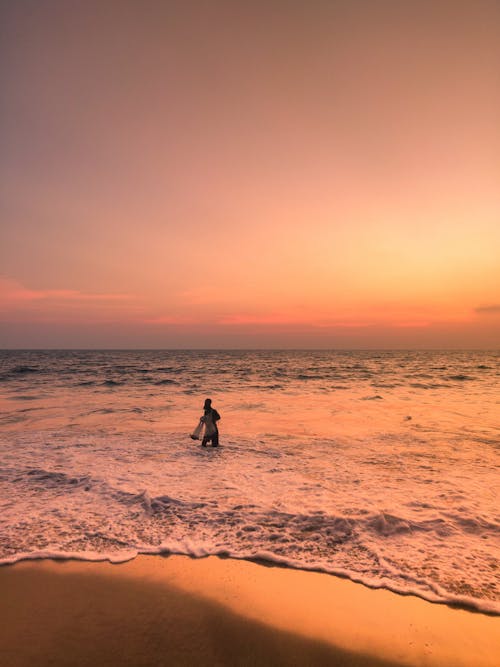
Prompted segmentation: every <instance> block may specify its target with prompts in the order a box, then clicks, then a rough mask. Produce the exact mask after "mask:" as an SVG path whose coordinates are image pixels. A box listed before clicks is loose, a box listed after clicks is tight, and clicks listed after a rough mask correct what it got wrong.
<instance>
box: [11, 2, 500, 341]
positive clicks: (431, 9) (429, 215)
mask: <svg viewBox="0 0 500 667" xmlns="http://www.w3.org/2000/svg"><path fill="white" fill-rule="evenodd" d="M0 88H1V91H2V92H1V101H0V134H1V136H0V225H1V227H0V347H28V348H31V347H42V348H46V347H51V348H54V347H65V348H86V347H90V348H92V347H108V348H121V347H127V348H149V347H153V348H182V347H188V348H190V347H196V348H226V347H227V348H238V347H245V348H265V347H270V348H276V347H278V348H279V347H285V348H286V347H312V348H315V347H318V348H407V347H411V348H447V347H450V348H462V347H463V348H497V347H499V346H500V3H499V2H498V1H496V0H491V1H489V0H470V1H461V0H449V1H448V0H433V1H426V0H418V1H415V2H412V1H410V0H408V1H407V2H406V1H405V2H400V1H399V2H398V1H396V0H394V1H387V2H386V1H384V0H380V1H379V0H340V1H336V0H329V1H326V0H325V1H320V0H309V1H307V2H306V1H305V0H266V1H260V0H252V1H251V2H250V1H248V2H246V1H244V0H242V1H241V2H238V1H234V0H233V1H229V0H228V1H216V0H214V1H213V2H210V1H206V2H205V1H203V0H199V1H197V2H195V1H190V0H179V1H178V2H177V1H170V0H164V1H160V0H158V1H153V0H144V1H139V0H136V1H135V2H132V1H130V0H99V1H97V0H87V1H86V2H76V1H75V2H72V1H66V0H64V1H63V0H60V1H57V0H54V1H52V0H23V1H22V2H15V1H11V2H2V3H1V4H0Z"/></svg>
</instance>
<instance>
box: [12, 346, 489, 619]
mask: <svg viewBox="0 0 500 667" xmlns="http://www.w3.org/2000/svg"><path fill="white" fill-rule="evenodd" d="M499 378H500V353H499V352H458V351H457V352H438V351H436V352H430V351H425V352H421V351H419V352H404V351H398V352H387V351H383V352H380V351H379V352H375V351H374V352H368V351H362V352H360V351H356V352H348V351H332V352H327V351H248V352H246V351H116V352H115V351H47V352H43V351H0V427H1V430H0V563H12V562H15V561H17V560H20V559H24V558H42V557H47V556H55V557H73V558H82V559H88V560H100V559H109V560H111V561H112V562H120V561H125V560H128V559H130V558H134V557H135V556H136V555H137V554H140V553H143V554H150V553H164V554H169V553H180V554H189V555H192V556H196V557H201V556H205V555H208V554H220V555H226V556H231V557H234V558H247V559H255V560H263V561H267V562H276V563H280V564H283V565H287V566H289V567H294V568H302V569H314V570H321V571H325V572H330V573H334V574H338V575H341V576H345V577H349V578H350V579H352V580H354V581H359V582H363V583H365V584H367V585H369V586H373V587H382V588H387V589H390V590H393V591H397V592H402V593H413V594H415V595H418V596H420V597H423V598H425V599H427V600H431V601H441V602H448V603H452V604H459V605H465V606H467V607H470V608H475V609H478V610H481V611H484V612H490V613H500V601H499V577H500V574H499V573H500V570H499V559H498V557H499V552H500V516H499V503H498V499H499V493H498V492H499V485H498V480H499V477H498V469H499V468H498V464H499V451H500V436H499V433H500V431H499V427H500V408H499V400H500V396H499ZM206 397H211V398H212V400H213V405H214V407H215V408H216V409H217V410H218V411H219V412H220V414H221V417H222V419H221V421H220V423H219V426H220V433H221V447H220V448H219V449H212V448H210V447H209V448H206V449H204V448H201V447H200V443H199V442H193V441H192V440H191V439H190V438H189V433H190V432H191V431H192V430H193V428H194V427H195V425H196V424H197V422H198V420H199V417H200V416H201V414H202V406H203V401H204V399H205V398H206Z"/></svg>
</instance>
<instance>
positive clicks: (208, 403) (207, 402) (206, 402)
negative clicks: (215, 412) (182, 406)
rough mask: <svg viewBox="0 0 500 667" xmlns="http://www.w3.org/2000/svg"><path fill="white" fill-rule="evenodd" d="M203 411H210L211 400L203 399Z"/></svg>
mask: <svg viewBox="0 0 500 667" xmlns="http://www.w3.org/2000/svg"><path fill="white" fill-rule="evenodd" d="M203 407H204V409H205V410H210V408H211V407H212V399H211V398H206V399H205V405H204V406H203Z"/></svg>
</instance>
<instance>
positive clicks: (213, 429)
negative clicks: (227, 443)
mask: <svg viewBox="0 0 500 667" xmlns="http://www.w3.org/2000/svg"><path fill="white" fill-rule="evenodd" d="M219 419H220V414H219V413H218V412H217V410H215V409H214V408H213V407H212V399H211V398H207V399H206V400H205V404H204V406H203V417H202V418H201V420H202V421H203V423H204V424H205V435H204V436H203V441H202V443H201V446H202V447H206V446H207V444H208V443H209V442H211V443H212V447H218V446H219V429H218V428H217V422H218V421H219Z"/></svg>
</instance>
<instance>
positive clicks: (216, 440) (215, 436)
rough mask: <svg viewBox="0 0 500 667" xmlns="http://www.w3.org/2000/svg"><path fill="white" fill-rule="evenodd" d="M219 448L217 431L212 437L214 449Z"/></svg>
mask: <svg viewBox="0 0 500 667" xmlns="http://www.w3.org/2000/svg"><path fill="white" fill-rule="evenodd" d="M218 446H219V431H215V433H214V434H213V436H212V447H218Z"/></svg>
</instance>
